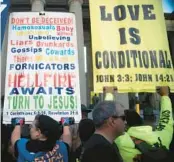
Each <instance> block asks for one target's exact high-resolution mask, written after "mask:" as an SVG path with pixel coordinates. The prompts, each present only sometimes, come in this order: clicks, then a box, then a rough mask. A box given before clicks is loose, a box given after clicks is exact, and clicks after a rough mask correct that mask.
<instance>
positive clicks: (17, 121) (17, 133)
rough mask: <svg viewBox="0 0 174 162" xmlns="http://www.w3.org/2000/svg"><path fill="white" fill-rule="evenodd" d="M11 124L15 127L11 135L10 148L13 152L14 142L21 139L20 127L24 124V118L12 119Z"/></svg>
mask: <svg viewBox="0 0 174 162" xmlns="http://www.w3.org/2000/svg"><path fill="white" fill-rule="evenodd" d="M12 124H13V125H15V127H14V130H13V132H12V135H11V148H12V150H13V152H15V145H16V142H17V141H18V140H19V139H20V138H21V126H22V125H23V124H24V118H14V119H12Z"/></svg>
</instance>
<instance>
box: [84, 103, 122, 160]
mask: <svg viewBox="0 0 174 162" xmlns="http://www.w3.org/2000/svg"><path fill="white" fill-rule="evenodd" d="M93 121H94V124H95V127H96V131H95V133H94V134H93V135H92V136H91V138H90V139H89V140H88V141H87V142H86V144H85V145H84V152H83V155H82V159H81V162H122V158H121V156H120V154H119V151H118V149H117V146H116V144H115V143H114V140H115V138H117V137H119V136H120V135H122V134H123V133H124V129H125V116H124V107H123V106H122V105H121V104H119V103H115V102H113V101H104V102H100V103H98V104H97V105H96V106H95V108H94V110H93Z"/></svg>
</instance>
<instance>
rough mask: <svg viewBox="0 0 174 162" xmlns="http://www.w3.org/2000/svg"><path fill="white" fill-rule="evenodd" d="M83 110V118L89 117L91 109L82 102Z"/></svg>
mask: <svg viewBox="0 0 174 162" xmlns="http://www.w3.org/2000/svg"><path fill="white" fill-rule="evenodd" d="M81 111H82V119H86V118H88V113H90V112H91V110H89V109H87V107H86V106H85V105H83V104H81Z"/></svg>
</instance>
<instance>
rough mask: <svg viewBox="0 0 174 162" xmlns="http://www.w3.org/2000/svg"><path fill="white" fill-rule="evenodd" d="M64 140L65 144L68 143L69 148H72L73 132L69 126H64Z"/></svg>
mask: <svg viewBox="0 0 174 162" xmlns="http://www.w3.org/2000/svg"><path fill="white" fill-rule="evenodd" d="M62 140H63V142H65V143H67V144H68V145H69V147H70V148H71V146H72V136H71V131H70V127H69V126H64V127H63V135H62Z"/></svg>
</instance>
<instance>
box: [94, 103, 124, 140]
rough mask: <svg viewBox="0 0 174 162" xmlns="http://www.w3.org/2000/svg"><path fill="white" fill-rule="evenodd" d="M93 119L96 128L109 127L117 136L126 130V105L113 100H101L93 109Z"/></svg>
mask: <svg viewBox="0 0 174 162" xmlns="http://www.w3.org/2000/svg"><path fill="white" fill-rule="evenodd" d="M93 121H94V124H95V126H96V129H103V130H105V129H107V131H108V130H109V132H111V133H112V134H114V136H115V137H117V136H120V135H122V134H123V133H124V130H125V115H124V107H123V106H122V105H121V104H119V103H115V102H113V101H103V102H100V103H98V104H97V105H96V106H95V108H94V110H93Z"/></svg>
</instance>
